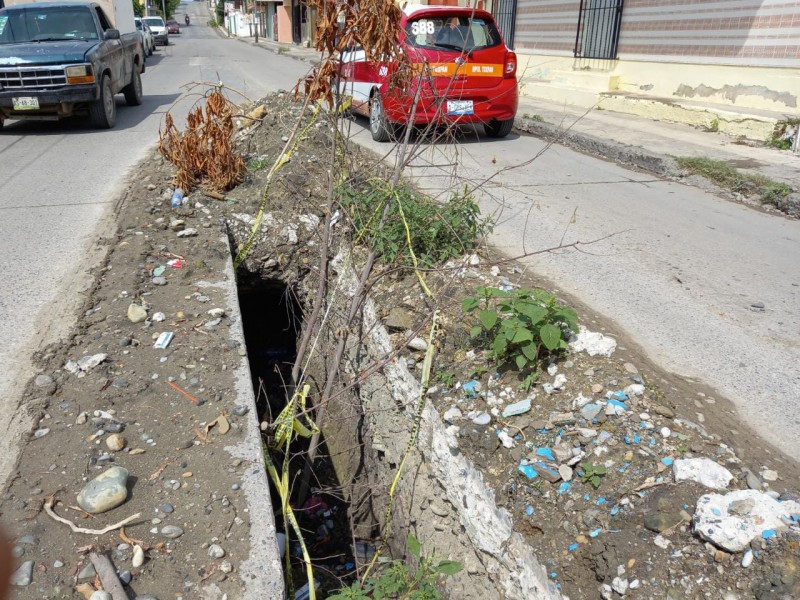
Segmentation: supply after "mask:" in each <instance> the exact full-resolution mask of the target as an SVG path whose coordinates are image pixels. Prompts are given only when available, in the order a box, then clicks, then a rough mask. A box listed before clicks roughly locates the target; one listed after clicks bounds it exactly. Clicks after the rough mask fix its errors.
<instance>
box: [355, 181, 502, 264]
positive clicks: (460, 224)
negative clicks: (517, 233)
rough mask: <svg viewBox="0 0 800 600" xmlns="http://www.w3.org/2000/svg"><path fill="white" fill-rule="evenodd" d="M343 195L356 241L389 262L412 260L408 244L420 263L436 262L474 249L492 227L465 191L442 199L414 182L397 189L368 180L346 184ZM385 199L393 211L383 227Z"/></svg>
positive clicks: (405, 262)
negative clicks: (417, 187) (422, 190)
mask: <svg viewBox="0 0 800 600" xmlns="http://www.w3.org/2000/svg"><path fill="white" fill-rule="evenodd" d="M340 197H341V201H342V205H343V206H344V207H345V209H346V210H347V212H348V213H349V215H350V217H351V218H352V221H353V226H354V227H355V230H356V241H361V242H364V243H366V244H367V245H368V246H370V247H371V248H372V249H374V250H376V251H377V253H378V255H379V256H380V258H381V259H382V260H383V261H384V262H386V263H394V262H395V261H400V262H401V263H404V264H407V265H410V264H412V260H411V253H410V251H409V249H410V250H413V253H414V256H415V257H416V259H417V261H418V262H419V264H420V266H421V267H428V268H429V267H434V266H437V265H440V264H442V263H444V262H445V261H447V260H448V259H450V258H454V257H457V256H462V255H464V254H466V253H468V252H470V251H472V250H474V249H475V248H476V247H477V245H478V243H479V242H480V239H481V238H482V237H483V236H484V235H486V234H487V233H489V231H491V224H490V221H489V220H488V219H482V218H481V215H480V208H479V207H478V204H477V203H476V202H475V200H473V198H472V196H470V195H469V194H468V193H466V191H465V192H464V193H460V194H459V193H453V194H452V196H451V197H450V199H449V200H448V201H447V202H446V203H444V204H440V203H438V202H436V201H435V200H433V199H432V198H429V197H427V196H424V195H422V194H419V193H417V192H415V191H414V190H413V189H411V188H410V187H407V186H399V187H396V188H394V189H393V188H392V187H391V186H390V185H389V184H388V183H387V182H386V181H384V180H381V179H370V180H368V181H364V182H361V183H360V184H358V185H355V184H351V185H348V186H345V187H343V188H342V189H341V190H340ZM386 203H389V212H388V215H387V218H386V220H385V222H384V223H383V226H381V225H380V221H381V215H382V213H383V210H384V207H385V206H386ZM409 238H410V241H411V245H410V248H409Z"/></svg>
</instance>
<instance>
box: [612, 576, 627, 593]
mask: <svg viewBox="0 0 800 600" xmlns="http://www.w3.org/2000/svg"><path fill="white" fill-rule="evenodd" d="M611 589H612V590H614V591H615V592H617V593H618V594H619V595H620V596H624V595H625V594H626V593H627V592H628V580H627V579H623V578H622V577H614V581H612V582H611Z"/></svg>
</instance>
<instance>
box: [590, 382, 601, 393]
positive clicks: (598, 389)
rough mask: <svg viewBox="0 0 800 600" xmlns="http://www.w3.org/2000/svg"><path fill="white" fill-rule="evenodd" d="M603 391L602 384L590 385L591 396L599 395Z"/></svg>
mask: <svg viewBox="0 0 800 600" xmlns="http://www.w3.org/2000/svg"><path fill="white" fill-rule="evenodd" d="M602 391H603V384H602V383H595V384H594V385H592V393H593V394H600V393H602Z"/></svg>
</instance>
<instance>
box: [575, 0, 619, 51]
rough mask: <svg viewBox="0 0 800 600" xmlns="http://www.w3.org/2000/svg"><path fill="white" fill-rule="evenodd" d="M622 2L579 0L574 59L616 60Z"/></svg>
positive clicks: (612, 0)
mask: <svg viewBox="0 0 800 600" xmlns="http://www.w3.org/2000/svg"><path fill="white" fill-rule="evenodd" d="M622 3H623V0H581V5H580V10H579V11H578V31H577V33H576V35H575V50H574V54H575V57H576V58H605V59H615V58H617V45H618V44H619V25H620V21H621V20H622Z"/></svg>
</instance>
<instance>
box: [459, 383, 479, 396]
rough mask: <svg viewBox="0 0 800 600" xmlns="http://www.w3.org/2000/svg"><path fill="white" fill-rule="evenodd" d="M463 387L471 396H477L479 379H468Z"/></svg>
mask: <svg viewBox="0 0 800 600" xmlns="http://www.w3.org/2000/svg"><path fill="white" fill-rule="evenodd" d="M461 389H463V390H464V392H465V393H466V394H467V396H469V397H470V398H475V397H476V396H477V395H478V381H477V380H476V379H473V380H472V381H468V382H467V383H465V384H464V385H462V386H461Z"/></svg>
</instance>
